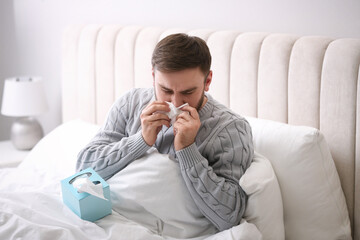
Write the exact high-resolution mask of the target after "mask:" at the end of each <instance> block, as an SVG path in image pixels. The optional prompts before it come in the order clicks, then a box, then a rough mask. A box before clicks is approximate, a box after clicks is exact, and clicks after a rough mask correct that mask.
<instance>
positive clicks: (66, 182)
mask: <svg viewBox="0 0 360 240" xmlns="http://www.w3.org/2000/svg"><path fill="white" fill-rule="evenodd" d="M83 175H88V178H89V179H90V180H91V181H92V182H94V183H96V182H98V183H101V185H102V188H103V190H104V194H105V192H106V191H105V190H106V189H109V184H108V183H107V182H106V181H105V180H104V179H103V178H102V177H100V175H99V174H97V173H96V172H95V171H94V169H92V168H87V169H84V170H82V171H81V172H78V173H76V174H74V175H72V176H70V177H68V178H65V179H63V180H62V181H61V185H62V187H65V188H67V189H68V190H69V191H70V192H71V193H72V195H73V196H74V197H75V198H76V199H78V200H81V199H83V198H85V197H88V196H89V195H90V194H88V193H86V192H83V193H79V192H78V191H77V189H75V188H74V187H73V185H72V183H73V181H74V180H75V179H76V178H77V177H79V176H83ZM105 198H107V197H106V196H105ZM107 199H109V200H110V198H107Z"/></svg>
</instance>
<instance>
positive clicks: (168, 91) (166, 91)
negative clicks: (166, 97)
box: [163, 89, 172, 94]
mask: <svg viewBox="0 0 360 240" xmlns="http://www.w3.org/2000/svg"><path fill="white" fill-rule="evenodd" d="M163 92H164V93H166V94H172V91H170V90H164V89H163Z"/></svg>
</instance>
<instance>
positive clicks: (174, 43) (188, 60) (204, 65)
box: [151, 33, 211, 75]
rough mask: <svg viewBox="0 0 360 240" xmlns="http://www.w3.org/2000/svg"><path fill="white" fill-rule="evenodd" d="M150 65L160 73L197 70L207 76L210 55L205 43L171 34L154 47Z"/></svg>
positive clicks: (197, 39) (183, 35)
mask: <svg viewBox="0 0 360 240" xmlns="http://www.w3.org/2000/svg"><path fill="white" fill-rule="evenodd" d="M151 64H152V67H153V69H154V70H158V71H160V72H177V71H181V70H185V69H188V68H197V67H199V68H200V70H201V71H202V72H203V73H204V75H207V74H208V73H209V71H210V65H211V55H210V51H209V48H208V46H207V45H206V42H205V41H204V40H202V39H201V38H198V37H194V36H189V35H187V34H184V33H178V34H172V35H169V36H167V37H166V38H164V39H162V40H161V41H160V42H159V43H158V44H157V45H156V47H155V49H154V52H153V55H152V59H151Z"/></svg>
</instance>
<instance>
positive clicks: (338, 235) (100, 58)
mask: <svg viewBox="0 0 360 240" xmlns="http://www.w3.org/2000/svg"><path fill="white" fill-rule="evenodd" d="M177 32H186V33H188V34H190V35H196V36H199V37H201V38H203V39H204V40H205V41H206V42H207V43H208V45H209V48H210V51H211V54H212V59H213V62H212V70H213V72H214V76H213V82H212V84H211V86H210V91H209V94H211V95H212V96H213V97H214V98H215V99H217V100H219V101H220V102H221V103H223V104H224V105H226V106H228V107H230V108H231V109H232V110H234V111H235V112H237V113H239V114H240V115H242V116H245V117H246V118H247V119H248V121H249V122H250V124H251V126H252V129H253V138H254V144H255V151H256V153H257V154H256V156H255V158H254V161H253V163H252V164H251V166H250V168H249V170H248V171H247V172H246V173H245V175H244V176H243V177H242V178H241V179H240V182H239V184H240V185H241V186H242V187H243V189H244V190H245V192H247V194H248V195H249V199H248V205H247V209H246V212H245V215H244V217H243V220H242V221H241V223H240V224H239V225H238V226H235V227H233V228H231V229H229V230H225V231H223V232H220V233H217V234H207V235H206V234H205V235H202V236H200V237H198V238H196V237H193V238H191V239H209V240H210V239H288V240H293V239H358V240H359V239H360V232H359V229H360V199H359V197H360V195H359V194H360V179H359V178H360V167H359V166H360V165H359V164H360V159H359V156H358V155H359V153H360V152H359V149H360V145H359V134H358V131H357V129H358V125H359V122H358V120H357V118H358V114H359V112H360V111H358V108H357V103H358V101H359V97H358V92H357V87H358V80H359V76H360V75H359V66H360V40H359V39H331V38H327V37H320V36H294V35H289V34H275V33H262V32H248V33H243V32H240V31H234V30H226V31H225V30H211V29H177V28H176V29H175V28H170V29H167V28H159V27H141V26H121V25H81V26H79V25H76V26H70V27H69V28H67V29H66V30H65V31H64V34H63V49H62V52H63V61H62V116H63V124H62V125H60V126H59V127H57V128H56V129H55V130H53V131H52V132H51V133H49V134H48V135H47V136H45V137H44V138H43V139H42V140H41V141H40V142H39V143H38V144H37V145H36V146H35V147H34V149H33V150H32V151H31V152H30V154H29V155H28V157H27V158H26V159H25V160H24V162H23V163H22V164H21V165H20V166H19V167H17V168H9V169H2V170H1V171H0V174H1V176H2V181H1V183H0V193H1V196H0V206H1V207H0V209H1V211H0V238H1V239H17V238H19V237H23V238H25V239H49V238H52V239H174V238H173V237H171V236H167V235H162V234H159V233H156V232H154V231H150V230H149V229H148V228H146V227H144V226H143V225H141V224H139V223H138V222H137V221H133V220H132V219H129V218H128V217H126V216H123V215H122V214H121V210H119V211H117V207H119V206H121V205H122V203H121V201H120V200H119V199H121V197H124V196H123V195H122V196H120V197H119V195H118V194H119V192H122V191H123V192H126V191H125V190H124V189H123V188H121V186H119V185H116V184H117V182H116V181H111V179H110V180H109V182H110V189H112V194H113V195H112V201H113V202H112V203H113V212H112V214H111V215H109V216H107V217H105V218H103V219H101V220H98V221H96V222H95V223H92V222H88V221H83V220H81V219H80V218H78V217H77V216H76V215H75V214H74V213H72V212H71V211H70V210H69V209H68V208H67V207H66V206H65V205H64V204H63V203H62V200H61V189H60V180H62V179H64V178H66V177H68V176H70V175H72V174H74V172H75V170H74V169H75V161H76V155H77V153H78V152H79V151H80V149H81V148H82V147H83V146H84V145H85V144H86V143H87V142H88V141H89V140H90V139H91V138H92V136H94V135H95V134H96V132H97V131H98V130H99V128H100V127H101V125H102V124H103V122H104V120H105V119H106V116H107V112H108V110H109V108H110V107H111V106H112V104H113V102H114V101H115V99H117V98H118V97H120V96H121V95H122V94H124V93H125V92H126V91H128V90H130V89H132V88H134V87H151V86H152V77H151V62H150V58H151V53H152V51H153V48H154V47H155V45H156V43H157V42H158V41H159V40H160V39H162V38H163V37H165V36H167V35H169V34H172V33H177ZM164 171H176V169H175V168H171V169H164ZM174 182H176V179H175V180H174ZM153 184H155V185H156V184H159V182H156V181H154V182H153ZM136 187H139V186H136ZM147 187H149V188H148V189H151V186H147ZM179 188H181V186H179ZM174 194H175V195H176V192H175V193H174ZM129 195H131V194H130V193H129ZM130 197H133V196H130ZM153 197H154V198H149V199H155V200H149V199H147V200H148V201H150V204H153V203H154V201H155V202H158V200H159V203H162V202H161V201H163V199H164V198H163V197H162V196H161V195H156V194H155V193H154V194H153ZM140 198H141V197H140ZM145 199H146V198H145ZM169 199H171V198H169ZM169 199H168V200H169ZM133 200H134V201H139V197H138V198H136V197H134V199H133ZM144 201H145V200H144ZM144 201H143V202H141V203H139V204H148V203H149V202H147V203H144ZM169 201H170V200H169ZM179 204H181V203H179ZM178 213H179V214H181V213H183V211H181V212H178ZM178 213H177V212H171V213H170V214H172V215H176V214H178ZM188 238H189V239H190V237H188Z"/></svg>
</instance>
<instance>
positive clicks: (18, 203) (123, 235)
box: [0, 123, 262, 240]
mask: <svg viewBox="0 0 360 240" xmlns="http://www.w3.org/2000/svg"><path fill="white" fill-rule="evenodd" d="M78 124H79V123H76V124H75V125H74V123H73V125H72V126H71V128H70V127H69V126H68V127H67V128H64V127H61V129H57V130H55V131H54V132H52V133H50V134H49V135H48V136H47V137H45V139H43V140H42V142H40V143H39V144H38V145H37V146H36V147H35V148H34V149H33V150H32V152H31V153H30V154H29V156H28V158H27V159H26V160H25V162H24V163H23V164H21V165H20V166H19V167H18V168H7V169H0V177H1V181H0V239H32V240H33V239H40V240H42V239H44V240H45V239H46V240H48V239H51V240H57V239H67V240H68V239H70V240H71V239H74V240H75V239H76V240H81V239H84V240H85V239H126V240H132V239H144V240H152V239H154V240H160V239H175V238H171V237H169V236H167V235H166V234H162V236H161V234H159V233H158V232H156V231H154V230H153V229H151V228H147V227H144V226H143V225H141V223H139V221H137V222H135V221H132V220H130V219H129V218H126V217H125V216H123V215H122V214H121V211H118V210H119V209H121V207H119V206H120V205H117V202H116V201H114V203H115V205H113V206H118V208H116V210H117V211H114V208H113V211H112V214H111V215H108V216H106V217H104V218H102V219H100V220H98V221H96V222H95V223H92V222H88V221H84V220H81V219H80V218H79V217H78V216H77V215H76V214H74V213H73V212H72V211H71V210H70V209H69V208H68V207H67V206H66V205H64V204H63V202H62V196H61V186H60V180H62V179H64V178H66V177H68V176H70V175H72V174H73V173H74V166H75V162H74V158H76V154H77V152H78V151H79V148H81V147H82V146H83V144H84V143H86V142H87V141H88V140H89V137H90V136H92V135H93V134H94V132H95V131H96V130H97V128H95V127H92V131H89V127H90V126H86V127H84V126H83V125H78ZM75 128H76V131H77V133H78V134H77V136H82V137H80V138H77V137H74V138H72V139H71V141H70V140H69V138H64V139H62V137H61V136H59V133H60V135H63V136H67V134H66V131H70V132H71V133H73V132H74V129H75ZM82 130H84V132H81V131H82ZM74 143H76V144H74ZM59 149H60V151H59ZM54 151H57V152H58V154H54ZM69 156H71V157H69ZM1 158H6V156H1ZM115 187H116V186H115V185H114V188H115ZM117 187H118V186H117ZM110 190H111V184H110ZM115 197H116V196H115ZM157 197H159V198H160V197H161V196H157ZM112 198H113V195H112ZM140 222H141V221H140ZM177 239H183V238H177ZM188 239H190V238H188ZM192 239H208V240H212V239H221V240H227V239H229V240H232V239H234V240H235V239H244V240H245V239H246V240H252V239H262V237H261V234H260V232H259V231H258V229H257V228H256V226H255V225H254V224H252V223H248V222H246V221H245V220H242V222H241V224H239V225H238V226H235V227H233V228H231V229H229V230H226V231H223V232H220V233H216V234H207V235H203V236H201V237H198V238H192Z"/></svg>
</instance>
